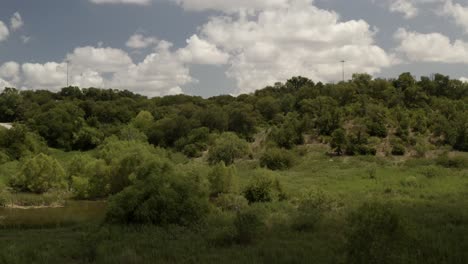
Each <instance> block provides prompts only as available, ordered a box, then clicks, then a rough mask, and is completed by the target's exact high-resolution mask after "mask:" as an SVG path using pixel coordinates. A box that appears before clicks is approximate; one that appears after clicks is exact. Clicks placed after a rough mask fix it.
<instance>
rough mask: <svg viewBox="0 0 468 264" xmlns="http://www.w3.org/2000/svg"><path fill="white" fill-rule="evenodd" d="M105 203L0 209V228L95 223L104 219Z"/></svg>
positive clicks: (75, 202)
mask: <svg viewBox="0 0 468 264" xmlns="http://www.w3.org/2000/svg"><path fill="white" fill-rule="evenodd" d="M105 211H106V202H103V201H67V202H66V205H65V206H64V207H58V208H35V209H17V208H0V228H28V227H30V228H40V227H61V226H67V225H73V224H81V223H96V222H99V221H101V220H102V219H103V218H104V215H105Z"/></svg>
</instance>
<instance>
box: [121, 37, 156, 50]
mask: <svg viewBox="0 0 468 264" xmlns="http://www.w3.org/2000/svg"><path fill="white" fill-rule="evenodd" d="M158 42H159V41H158V39H157V38H155V37H145V36H143V35H141V34H134V35H132V36H131V37H130V38H129V39H128V40H127V43H125V45H126V46H127V47H129V48H132V49H144V48H148V47H150V46H152V45H155V44H157V43H158Z"/></svg>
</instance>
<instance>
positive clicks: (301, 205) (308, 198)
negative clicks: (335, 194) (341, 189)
mask: <svg viewBox="0 0 468 264" xmlns="http://www.w3.org/2000/svg"><path fill="white" fill-rule="evenodd" d="M331 208H332V206H331V199H330V198H329V197H328V196H327V195H325V193H324V192H323V191H321V190H309V191H307V192H305V193H303V194H302V195H301V196H300V198H299V202H298V205H297V210H296V213H295V215H294V216H293V219H292V226H293V228H294V229H295V230H298V231H307V230H313V229H314V228H316V226H317V224H318V222H319V221H320V220H321V219H322V218H323V216H324V214H325V213H326V212H328V211H330V210H331Z"/></svg>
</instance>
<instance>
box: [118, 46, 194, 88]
mask: <svg viewBox="0 0 468 264" xmlns="http://www.w3.org/2000/svg"><path fill="white" fill-rule="evenodd" d="M171 47H172V44H171V43H169V42H167V41H161V42H160V43H159V44H158V46H157V47H156V49H155V52H154V53H151V54H149V55H148V56H146V58H145V59H144V60H143V61H142V62H141V63H138V64H133V65H131V66H130V67H129V68H128V70H126V71H120V72H117V73H116V74H115V76H114V77H113V78H112V80H111V81H110V83H109V84H110V86H111V87H114V88H120V89H129V88H130V89H131V90H133V91H138V92H139V93H142V94H145V95H149V96H159V95H168V94H179V93H182V88H181V86H183V85H185V84H188V83H191V82H193V81H194V80H193V79H192V77H191V76H190V72H189V69H188V67H187V66H186V65H184V64H183V63H182V62H181V61H180V60H178V59H177V55H176V54H175V53H174V52H172V51H171V50H170V49H171Z"/></svg>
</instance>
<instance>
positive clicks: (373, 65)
mask: <svg viewBox="0 0 468 264" xmlns="http://www.w3.org/2000/svg"><path fill="white" fill-rule="evenodd" d="M342 60H344V61H346V62H345V64H344V65H345V78H346V79H350V78H351V76H352V74H353V73H369V74H371V75H372V76H374V77H375V78H395V77H397V76H398V75H399V74H400V73H402V72H411V73H412V74H413V75H414V76H416V77H419V76H429V75H431V74H432V73H442V74H446V75H450V76H451V77H452V78H456V79H461V80H463V81H468V71H467V69H468V68H467V66H468V0H463V1H462V0H352V1H351V0H66V1H64V0H41V1H31V0H0V88H1V89H3V87H16V88H18V89H21V90H26V89H34V90H37V89H47V90H52V91H57V90H59V89H60V88H62V87H65V86H66V85H67V82H68V84H69V85H73V86H79V87H82V88H87V87H98V88H112V89H126V90H130V91H133V92H136V93H139V94H143V95H146V96H149V97H154V96H164V95H170V94H180V93H185V94H190V95H199V96H203V97H209V96H215V95H220V94H232V95H238V94H242V93H251V92H254V91H255V90H258V89H262V88H264V87H265V86H267V85H273V84H274V83H276V82H285V81H286V80H288V79H289V78H291V77H293V76H304V77H308V78H310V79H312V80H313V81H316V82H318V81H321V82H338V81H340V80H341V79H342V64H341V62H340V61H342ZM67 68H68V70H67ZM67 72H68V74H67ZM67 76H68V77H67Z"/></svg>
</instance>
